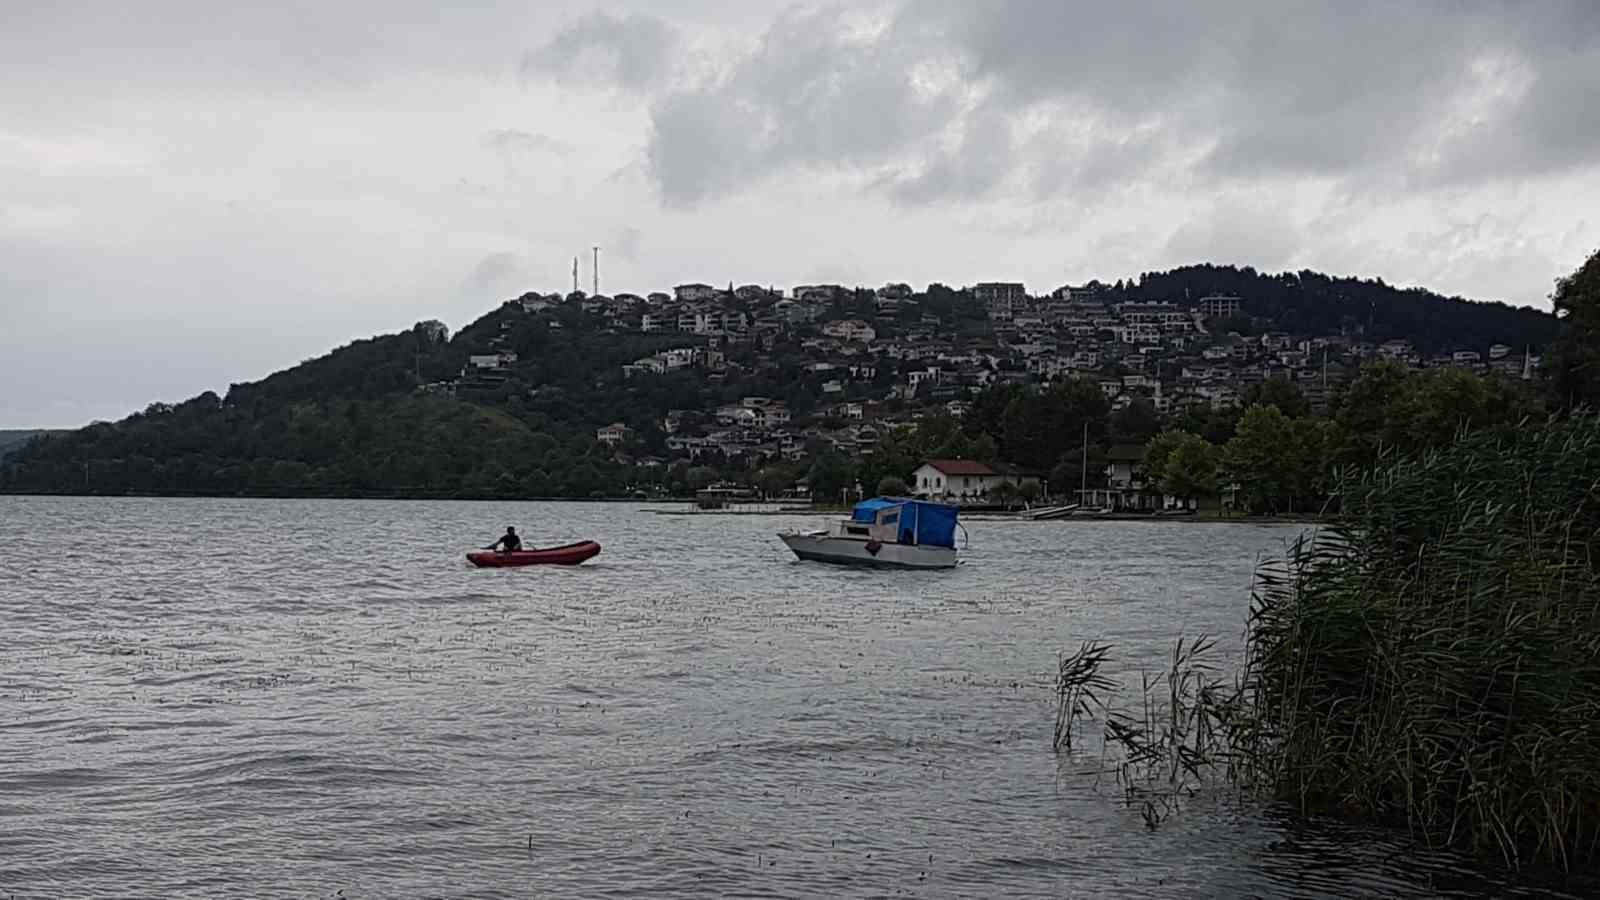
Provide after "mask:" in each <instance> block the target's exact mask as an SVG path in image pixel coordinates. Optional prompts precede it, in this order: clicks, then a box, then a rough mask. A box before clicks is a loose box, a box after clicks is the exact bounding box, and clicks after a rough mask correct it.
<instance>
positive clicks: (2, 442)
mask: <svg viewBox="0 0 1600 900" xmlns="http://www.w3.org/2000/svg"><path fill="white" fill-rule="evenodd" d="M59 433H60V432H59V431H47V430H43V429H32V430H22V429H10V430H7V429H0V459H4V458H5V457H6V456H7V455H9V454H10V453H12V452H13V451H15V450H17V449H18V448H20V447H21V446H22V445H23V444H26V443H27V442H28V441H29V440H31V439H33V438H35V437H37V436H39V435H42V434H59Z"/></svg>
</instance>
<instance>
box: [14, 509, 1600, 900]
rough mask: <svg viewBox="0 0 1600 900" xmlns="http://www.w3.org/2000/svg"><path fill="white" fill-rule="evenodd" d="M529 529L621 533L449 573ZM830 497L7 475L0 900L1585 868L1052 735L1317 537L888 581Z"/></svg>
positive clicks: (1007, 556)
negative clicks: (1093, 645)
mask: <svg viewBox="0 0 1600 900" xmlns="http://www.w3.org/2000/svg"><path fill="white" fill-rule="evenodd" d="M508 522H512V523H518V524H520V525H522V528H520V529H519V530H526V531H529V532H531V533H533V534H534V535H535V537H534V540H536V541H537V542H539V543H554V542H558V541H560V540H565V539H568V538H574V537H592V538H595V539H597V540H599V541H601V543H602V544H604V545H605V548H606V549H605V552H604V554H603V555H602V556H601V557H599V558H598V559H596V560H594V561H592V562H591V563H590V564H586V565H585V566H583V567H580V568H577V569H571V570H560V569H535V570H512V569H507V570H477V569H473V568H471V567H470V566H468V565H466V564H465V562H464V561H463V560H462V559H461V554H462V552H464V550H466V549H468V548H471V547H476V546H481V545H482V544H483V543H484V542H485V541H486V540H487V539H489V538H490V537H492V536H493V535H494V534H498V533H499V530H500V529H501V528H503V527H504V525H505V524H507V523H508ZM68 523H70V527H69V524H68ZM813 524H814V519H813V518H812V517H759V516H727V517H717V516H674V517H666V516H650V515H641V514H639V513H638V512H637V511H636V509H635V508H634V507H632V506H630V505H624V504H566V505H559V504H533V503H501V504H479V503H454V502H439V503H432V502H419V503H383V502H358V501H348V502H347V501H258V500H236V501H229V500H154V499H149V500H146V499H116V500H93V499H62V498H16V497H0V568H3V570H4V572H5V574H6V576H7V577H6V581H5V586H4V587H3V588H0V616H3V621H4V622H5V623H6V626H7V631H6V639H5V640H4V641H0V896H10V895H11V894H15V895H16V896H17V897H18V898H26V897H35V896H59V895H66V896H74V897H126V896H162V897H169V896H172V897H176V896H252V897H269V896H276V897H332V896H336V895H337V892H338V891H340V890H343V891H344V896H346V897H350V898H354V897H364V896H438V897H456V896H460V897H466V896H471V897H497V896H507V897H509V896H518V897H520V896H527V895H529V894H540V895H579V896H650V897H663V896H684V897H701V896H713V895H714V896H750V897H757V896H759V897H771V896H792V897H816V896H862V895H868V896H889V895H897V894H907V895H911V896H923V895H927V896H998V895H1008V896H1061V895H1082V896H1129V897H1189V896H1328V895H1338V896H1350V895H1367V896H1386V897H1387V896H1407V897H1424V896H1441V895H1444V896H1505V895H1517V894H1526V895H1534V894H1537V893H1539V892H1541V891H1550V890H1557V891H1559V890H1561V889H1565V890H1567V891H1568V892H1569V894H1571V895H1574V896H1581V895H1583V894H1585V893H1592V892H1586V891H1584V890H1582V888H1583V887H1584V886H1583V885H1580V886H1579V887H1578V888H1577V889H1573V888H1572V887H1571V886H1570V885H1564V884H1562V883H1559V882H1557V883H1554V884H1552V883H1551V882H1550V881H1549V880H1548V879H1544V878H1543V876H1538V875H1532V874H1528V873H1524V874H1523V875H1518V876H1511V875H1507V874H1505V873H1503V872H1500V871H1499V870H1497V869H1496V868H1495V867H1493V866H1485V865H1480V864H1476V863H1471V862H1468V861H1466V860H1463V859H1462V858H1460V857H1458V856H1454V855H1451V854H1443V853H1426V852H1423V851H1420V850H1419V849H1418V848H1416V847H1414V846H1411V845H1410V844H1408V843H1407V842H1405V841H1404V840H1403V839H1402V838H1401V837H1399V836H1396V835H1394V834H1391V833H1373V832H1367V831H1362V830H1360V829H1354V828H1351V827H1349V826H1343V825H1339V824H1337V823H1324V822H1314V821H1313V822H1307V821H1304V820H1301V819H1298V818H1297V817H1294V816H1289V815H1285V814H1283V813H1282V811H1278V810H1239V809H1229V808H1227V807H1225V806H1221V805H1215V806H1213V805H1208V804H1197V805H1196V806H1195V807H1194V808H1192V809H1190V810H1189V811H1187V812H1185V813H1184V814H1183V815H1182V816H1180V817H1179V818H1178V819H1177V820H1175V821H1173V822H1171V823H1169V824H1168V825H1167V826H1164V827H1163V828H1162V829H1160V830H1158V831H1157V832H1153V833H1152V832H1147V831H1146V830H1145V829H1144V828H1143V827H1142V824H1141V823H1140V820H1139V816H1138V813H1137V811H1136V810H1132V809H1129V808H1126V807H1124V806H1123V805H1122V804H1121V802H1120V796H1119V795H1118V794H1117V793H1116V791H1115V790H1114V788H1109V789H1108V788H1106V787H1102V788H1100V789H1096V788H1095V786H1094V784H1093V781H1094V777H1095V776H1094V772H1095V771H1096V766H1095V765H1093V760H1082V761H1079V762H1077V763H1072V762H1069V763H1068V764H1067V765H1064V766H1062V765H1059V761H1058V760H1057V759H1056V758H1055V757H1054V756H1053V755H1052V754H1051V753H1050V750H1049V741H1050V730H1051V724H1052V711H1053V702H1054V699H1053V696H1052V694H1051V691H1050V679H1051V673H1052V672H1053V671H1054V668H1055V664H1056V659H1057V653H1058V652H1059V651H1061V650H1063V649H1068V648H1071V647H1075V646H1077V644H1078V643H1079V642H1080V641H1083V640H1090V639H1103V640H1110V641H1113V642H1114V643H1115V644H1116V645H1117V650H1116V653H1117V656H1116V661H1115V664H1116V674H1118V675H1120V676H1122V677H1128V678H1134V677H1137V672H1138V670H1139V667H1140V666H1152V665H1159V664H1160V662H1161V660H1162V659H1164V657H1165V654H1166V652H1167V649H1168V646H1169V642H1170V640H1171V639H1172V638H1174V637H1176V636H1178V635H1180V634H1185V635H1190V636H1192V635H1194V634H1198V633H1200V632H1206V633H1210V634H1213V635H1216V636H1217V637H1218V639H1219V641H1220V642H1221V644H1222V649H1223V650H1224V651H1226V652H1232V651H1235V650H1237V648H1238V636H1239V635H1240V633H1241V632H1242V630H1243V626H1244V616H1245V613H1246V606H1247V600H1248V593H1247V586H1248V579H1249V574H1250V571H1251V568H1252V566H1253V564H1254V561H1255V559H1256V558H1257V556H1258V555H1259V554H1260V553H1262V552H1270V551H1271V550H1273V549H1274V547H1281V546H1282V544H1283V542H1284V540H1286V539H1287V538H1288V537H1290V536H1292V535H1293V534H1294V533H1296V532H1295V530H1294V529H1289V528H1282V527H1278V528H1260V527H1255V526H1231V525H1221V526H1210V527H1206V528H1192V527H1186V526H1182V525H1171V524H1169V525H1165V526H1161V527H1151V526H1149V525H1147V524H1143V523H1131V524H1130V523H1109V522H1103V523H1018V522H1010V521H1004V520H975V521H973V522H972V523H971V524H970V525H969V529H970V530H971V532H972V541H973V546H972V549H971V551H970V552H969V553H968V559H969V561H970V563H971V564H970V565H969V566H966V567H964V568H962V569H958V570H956V571H953V572H947V573H883V572H871V571H853V570H839V569H832V568H829V567H826V566H816V565H811V564H800V563H795V562H793V561H792V559H791V558H790V557H789V556H788V554H787V551H786V550H785V549H784V548H783V547H782V546H781V544H779V543H778V542H777V540H776V538H775V537H774V533H775V532H776V531H779V530H782V529H784V528H789V527H797V526H801V527H809V526H811V525H813ZM69 531H70V532H71V533H70V534H69V533H68V532H69ZM85 532H87V533H85ZM353 533H359V534H374V535H381V536H382V540H381V541H376V542H372V543H371V544H370V545H364V546H360V547H351V546H348V541H347V539H346V536H347V535H349V534H353ZM541 533H542V534H541ZM547 538H548V539H547ZM85 540H88V541H89V542H90V543H91V544H92V543H103V542H107V541H116V542H118V544H119V547H120V550H121V552H120V553H119V554H117V556H115V557H112V558H107V557H104V556H101V555H93V556H91V555H89V554H86V553H80V552H78V551H77V550H75V549H71V548H74V547H77V546H82V545H83V542H84V541H85ZM62 547H67V548H69V549H67V550H66V551H64V552H63V551H62V550H61V548H62ZM13 576H14V577H13Z"/></svg>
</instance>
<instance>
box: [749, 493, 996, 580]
mask: <svg viewBox="0 0 1600 900" xmlns="http://www.w3.org/2000/svg"><path fill="white" fill-rule="evenodd" d="M958 513H959V510H958V509H957V508H956V507H954V506H949V505H946V504H943V503H928V502H925V501H922V500H903V499H899V498H893V497H875V498H873V499H871V500H864V501H862V502H860V503H858V504H856V506H855V509H854V510H853V511H852V512H851V515H850V518H848V519H840V520H838V521H835V522H830V523H829V524H828V527H827V529H825V530H823V531H812V532H804V533H792V532H791V533H786V534H780V535H778V538H779V540H782V541H783V543H784V544H785V545H787V546H788V548H789V549H790V550H793V551H794V555H795V556H798V557H800V558H801V559H805V560H812V561H814V562H828V563H841V564H845V565H857V566H887V567H897V568H907V569H949V568H952V567H954V566H955V565H956V563H957V560H956V529H957V528H959V527H960V523H959V522H957V521H956V519H957V515H958ZM963 530H965V529H963Z"/></svg>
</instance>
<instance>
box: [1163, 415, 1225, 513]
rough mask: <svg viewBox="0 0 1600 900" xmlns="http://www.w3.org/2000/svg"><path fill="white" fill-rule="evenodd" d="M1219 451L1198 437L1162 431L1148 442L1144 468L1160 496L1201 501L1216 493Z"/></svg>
mask: <svg viewBox="0 0 1600 900" xmlns="http://www.w3.org/2000/svg"><path fill="white" fill-rule="evenodd" d="M1221 455H1222V454H1221V451H1220V450H1219V449H1218V448H1217V447H1216V446H1215V445H1214V444H1211V443H1209V442H1208V441H1206V439H1205V438H1202V437H1200V436H1199V435H1194V434H1189V433H1188V432H1186V431H1176V430H1173V431H1163V432H1162V433H1161V434H1158V435H1156V436H1155V437H1154V438H1152V439H1151V440H1150V444H1149V455H1148V456H1146V457H1145V469H1146V471H1148V472H1149V473H1150V477H1151V478H1153V479H1154V480H1155V482H1156V484H1157V486H1158V487H1159V488H1160V490H1161V493H1163V494H1168V495H1170V496H1173V497H1184V498H1191V497H1192V498H1200V497H1209V496H1212V495H1214V494H1216V493H1217V469H1218V464H1219V463H1220V461H1221Z"/></svg>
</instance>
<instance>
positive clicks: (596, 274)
mask: <svg viewBox="0 0 1600 900" xmlns="http://www.w3.org/2000/svg"><path fill="white" fill-rule="evenodd" d="M594 295H595V296H596V297H598V296H600V248H599V247H596V248H594Z"/></svg>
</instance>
